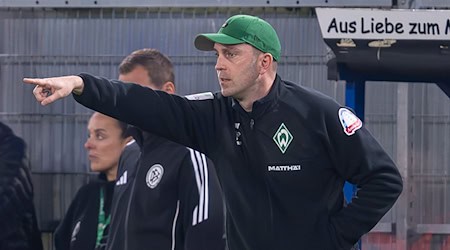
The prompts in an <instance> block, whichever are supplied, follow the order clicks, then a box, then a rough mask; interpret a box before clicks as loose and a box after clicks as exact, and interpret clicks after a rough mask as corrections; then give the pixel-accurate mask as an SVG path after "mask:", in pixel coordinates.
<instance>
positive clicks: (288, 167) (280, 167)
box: [267, 165, 302, 172]
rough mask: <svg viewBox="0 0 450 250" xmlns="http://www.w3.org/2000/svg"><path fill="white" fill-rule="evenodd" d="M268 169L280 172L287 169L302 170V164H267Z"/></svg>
mask: <svg viewBox="0 0 450 250" xmlns="http://www.w3.org/2000/svg"><path fill="white" fill-rule="evenodd" d="M267 170H268V171H269V172H270V171H279V172H286V171H300V170H302V166H301V165H280V166H267Z"/></svg>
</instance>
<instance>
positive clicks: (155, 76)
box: [119, 49, 175, 88]
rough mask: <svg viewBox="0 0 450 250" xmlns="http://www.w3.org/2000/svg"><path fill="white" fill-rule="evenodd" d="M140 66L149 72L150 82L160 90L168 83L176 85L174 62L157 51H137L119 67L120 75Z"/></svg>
mask: <svg viewBox="0 0 450 250" xmlns="http://www.w3.org/2000/svg"><path fill="white" fill-rule="evenodd" d="M138 65H140V66H142V67H144V68H145V69H146V70H147V72H148V76H149V78H150V81H151V82H152V83H153V84H155V85H156V87H158V88H162V86H163V85H164V83H166V82H172V83H175V75H174V73H173V64H172V62H171V61H170V59H169V58H168V57H167V56H165V55H164V54H162V53H161V52H159V51H158V50H156V49H140V50H136V51H134V52H133V53H131V54H130V55H128V56H127V57H125V58H124V59H123V61H122V62H121V63H120V65H119V74H128V73H130V72H131V71H133V70H134V69H135V68H136V66H138Z"/></svg>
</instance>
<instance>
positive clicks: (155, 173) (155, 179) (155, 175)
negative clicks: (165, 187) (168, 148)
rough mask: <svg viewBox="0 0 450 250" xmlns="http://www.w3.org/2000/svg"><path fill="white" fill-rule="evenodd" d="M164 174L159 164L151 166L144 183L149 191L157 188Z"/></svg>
mask: <svg viewBox="0 0 450 250" xmlns="http://www.w3.org/2000/svg"><path fill="white" fill-rule="evenodd" d="M163 174H164V168H163V167H162V166H161V165H160V164H155V165H153V166H152V167H151V168H150V169H149V170H148V172H147V175H146V177H145V182H146V183H147V186H148V187H149V188H151V189H153V188H155V187H156V186H158V184H159V182H160V181H161V179H162V177H163Z"/></svg>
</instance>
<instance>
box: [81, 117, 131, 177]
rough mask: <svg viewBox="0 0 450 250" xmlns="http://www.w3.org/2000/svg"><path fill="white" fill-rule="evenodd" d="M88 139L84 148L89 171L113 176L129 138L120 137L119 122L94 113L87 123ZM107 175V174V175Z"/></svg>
mask: <svg viewBox="0 0 450 250" xmlns="http://www.w3.org/2000/svg"><path fill="white" fill-rule="evenodd" d="M87 129H88V139H87V141H86V143H85V144H84V147H85V148H86V149H87V151H88V156H89V161H90V162H91V170H92V171H94V172H102V173H106V175H107V177H108V180H109V179H110V178H109V177H110V174H113V176H114V177H113V178H114V179H115V175H116V172H117V166H118V163H119V157H120V154H121V153H122V150H123V149H124V148H125V146H126V144H127V142H128V141H129V139H130V138H129V137H127V138H124V137H122V129H121V128H120V125H119V122H118V121H117V120H116V119H114V118H111V117H109V116H106V115H103V114H100V113H97V112H96V113H94V114H93V115H92V116H91V118H90V119H89V123H88V127H87ZM108 173H109V174H108Z"/></svg>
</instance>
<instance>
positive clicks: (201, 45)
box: [194, 33, 245, 51]
mask: <svg viewBox="0 0 450 250" xmlns="http://www.w3.org/2000/svg"><path fill="white" fill-rule="evenodd" d="M214 43H220V44H228V45H230V44H240V43H245V42H244V41H242V40H239V39H236V38H234V37H232V36H229V35H225V34H223V33H219V34H218V33H210V34H200V35H198V36H197V37H195V40H194V45H195V47H196V48H197V49H199V50H205V51H210V50H214Z"/></svg>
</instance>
